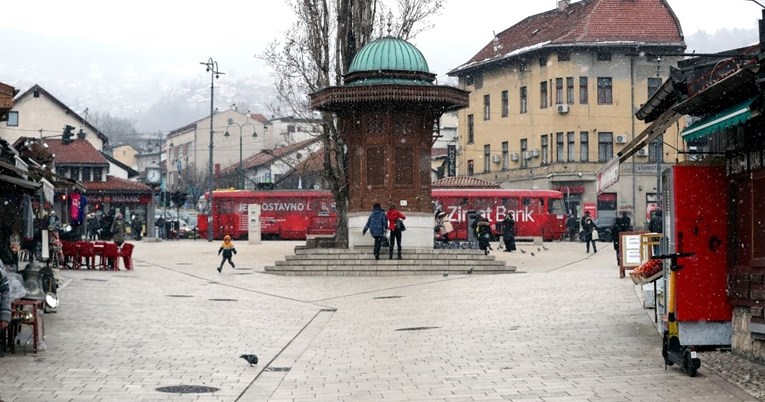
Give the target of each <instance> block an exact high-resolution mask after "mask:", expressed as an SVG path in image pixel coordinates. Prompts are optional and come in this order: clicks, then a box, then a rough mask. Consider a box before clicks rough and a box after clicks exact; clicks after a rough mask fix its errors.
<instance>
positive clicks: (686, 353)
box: [651, 253, 701, 377]
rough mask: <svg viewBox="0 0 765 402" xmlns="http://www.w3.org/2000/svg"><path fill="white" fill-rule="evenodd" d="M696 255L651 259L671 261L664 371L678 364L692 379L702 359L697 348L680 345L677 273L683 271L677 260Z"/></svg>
mask: <svg viewBox="0 0 765 402" xmlns="http://www.w3.org/2000/svg"><path fill="white" fill-rule="evenodd" d="M693 255H695V253H674V254H664V255H656V256H653V257H651V258H653V259H661V260H667V259H668V260H669V261H670V264H669V271H670V272H669V283H668V284H667V288H668V292H669V293H668V295H669V300H668V301H667V328H666V330H665V331H664V338H663V341H662V348H661V355H662V356H663V357H664V369H665V370H666V369H667V367H668V366H672V365H675V364H678V365H679V366H680V370H681V371H683V372H684V373H687V374H688V375H689V376H690V377H695V376H696V372H697V371H698V369H699V367H701V359H699V358H698V356H697V354H696V348H695V347H694V346H683V345H681V344H680V331H679V328H678V323H677V317H676V315H675V313H676V309H677V307H676V303H675V297H676V289H675V286H676V284H677V272H678V271H680V270H681V269H683V266H682V265H680V264H679V263H678V262H677V260H678V259H679V258H683V257H690V256H693Z"/></svg>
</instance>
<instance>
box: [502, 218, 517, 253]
mask: <svg viewBox="0 0 765 402" xmlns="http://www.w3.org/2000/svg"><path fill="white" fill-rule="evenodd" d="M502 241H504V242H505V252H506V253H509V252H512V251H515V219H513V214H512V212H508V213H507V214H505V219H503V220H502Z"/></svg>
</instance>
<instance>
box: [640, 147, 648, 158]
mask: <svg viewBox="0 0 765 402" xmlns="http://www.w3.org/2000/svg"><path fill="white" fill-rule="evenodd" d="M637 156H648V151H647V150H646V149H645V148H640V149H639V150H638V151H637Z"/></svg>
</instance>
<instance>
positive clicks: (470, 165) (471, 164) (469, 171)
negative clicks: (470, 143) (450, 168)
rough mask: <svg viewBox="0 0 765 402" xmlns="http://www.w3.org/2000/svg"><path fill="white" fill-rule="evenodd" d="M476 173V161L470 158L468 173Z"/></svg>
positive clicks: (470, 174) (469, 174)
mask: <svg viewBox="0 0 765 402" xmlns="http://www.w3.org/2000/svg"><path fill="white" fill-rule="evenodd" d="M474 174H475V162H474V161H473V160H472V159H470V160H468V166H467V175H468V176H472V175H474Z"/></svg>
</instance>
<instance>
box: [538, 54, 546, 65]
mask: <svg viewBox="0 0 765 402" xmlns="http://www.w3.org/2000/svg"><path fill="white" fill-rule="evenodd" d="M539 67H547V56H539Z"/></svg>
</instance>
